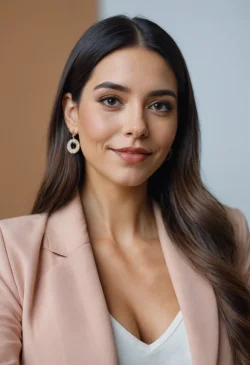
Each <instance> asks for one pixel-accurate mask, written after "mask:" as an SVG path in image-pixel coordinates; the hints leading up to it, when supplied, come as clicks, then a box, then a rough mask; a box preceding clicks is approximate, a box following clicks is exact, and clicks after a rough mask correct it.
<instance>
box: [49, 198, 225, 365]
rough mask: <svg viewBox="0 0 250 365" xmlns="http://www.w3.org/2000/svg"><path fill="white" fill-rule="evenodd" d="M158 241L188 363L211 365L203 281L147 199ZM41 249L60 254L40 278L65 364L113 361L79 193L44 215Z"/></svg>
mask: <svg viewBox="0 0 250 365" xmlns="http://www.w3.org/2000/svg"><path fill="white" fill-rule="evenodd" d="M153 209H154V215H155V220H156V225H157V229H158V234H159V239H160V242H161V246H162V251H163V254H164V258H165V261H166V264H167V266H168V270H169V274H170V276H171V280H172V283H173V286H174V289H175V292H176V296H177V298H178V301H179V304H180V308H181V310H182V313H183V319H184V323H185V326H186V329H187V336H188V340H189V345H190V351H191V355H192V359H193V365H200V364H203V365H216V364H217V356H218V341H219V322H218V309H217V303H216V298H215V295H214V292H213V289H212V287H211V286H210V284H209V283H208V281H206V280H204V279H203V278H202V277H201V276H200V275H198V274H197V273H196V272H195V271H194V270H193V269H192V267H191V266H190V265H189V264H188V262H187V260H186V259H184V258H182V257H181V255H180V254H179V253H178V250H177V248H176V246H175V245H174V244H173V243H172V241H171V240H170V238H169V236H168V234H167V230H166V229H165V226H164V222H163V218H162V214H161V210H160V207H159V206H158V204H157V203H156V202H153ZM44 247H46V248H47V249H48V250H50V251H51V252H54V253H55V254H59V255H61V256H65V259H63V260H62V261H60V263H59V264H57V265H56V266H55V267H53V269H52V270H50V272H49V273H48V274H47V275H45V277H44V279H43V280H44V283H43V284H44V288H46V290H45V289H44V290H45V291H47V293H48V297H49V298H50V304H51V305H50V310H51V311H52V313H51V317H52V318H54V321H55V323H54V325H55V326H56V327H57V333H58V334H59V337H60V342H61V345H62V346H61V349H60V351H63V352H64V359H65V364H67V365H69V364H70V365H82V364H83V361H84V362H85V363H86V364H93V365H94V364H102V365H118V360H117V354H116V348H115V342H114V336H113V331H112V325H111V321H110V314H109V311H108V308H107V305H106V301H105V297H104V293H103V290H102V286H101V282H100V279H99V276H98V271H97V268H96V264H95V260H94V255H93V251H92V248H91V243H90V242H89V236H88V231H87V226H86V220H85V216H84V212H83V208H82V204H81V200H80V196H79V192H78V193H77V194H76V196H75V198H74V199H72V201H70V203H68V205H66V206H65V207H63V208H61V209H60V210H58V211H56V212H55V213H53V214H52V215H51V216H50V217H49V219H48V225H47V230H46V234H45V239H44Z"/></svg>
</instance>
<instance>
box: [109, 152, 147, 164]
mask: <svg viewBox="0 0 250 365" xmlns="http://www.w3.org/2000/svg"><path fill="white" fill-rule="evenodd" d="M112 151H114V152H115V153H116V154H117V155H118V156H120V157H121V158H122V159H123V160H124V161H126V162H129V163H136V162H142V161H144V160H145V159H146V158H147V157H149V156H150V155H151V153H150V154H149V153H135V152H120V151H116V150H112Z"/></svg>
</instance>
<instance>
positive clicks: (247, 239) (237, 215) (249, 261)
mask: <svg viewBox="0 0 250 365" xmlns="http://www.w3.org/2000/svg"><path fill="white" fill-rule="evenodd" d="M224 207H225V209H226V212H227V214H228V217H229V219H230V221H231V223H232V226H233V230H234V235H235V240H236V243H237V248H238V266H239V268H240V270H241V272H242V273H243V276H244V277H245V278H246V282H247V285H248V286H249V288H250V231H249V224H248V221H247V218H246V215H245V214H244V213H243V211H242V210H241V209H239V208H235V207H230V206H228V205H224Z"/></svg>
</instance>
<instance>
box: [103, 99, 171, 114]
mask: <svg viewBox="0 0 250 365" xmlns="http://www.w3.org/2000/svg"><path fill="white" fill-rule="evenodd" d="M108 99H116V100H119V98H117V97H116V96H115V95H108V96H105V97H104V98H101V99H100V100H99V102H100V103H102V105H103V106H104V108H108V109H114V108H116V107H115V106H110V105H105V104H104V103H103V102H104V101H105V100H108ZM119 101H120V100H119ZM157 103H159V104H163V105H165V106H166V107H167V108H168V111H166V110H165V111H160V110H156V111H159V112H160V113H169V112H170V111H171V110H172V109H173V106H172V104H171V103H169V102H168V101H155V102H154V103H153V104H152V105H154V104H157Z"/></svg>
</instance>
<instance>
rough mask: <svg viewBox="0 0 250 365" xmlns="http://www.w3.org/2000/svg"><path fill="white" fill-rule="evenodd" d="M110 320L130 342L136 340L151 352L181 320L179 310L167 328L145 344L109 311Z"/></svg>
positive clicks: (167, 336)
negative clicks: (152, 340)
mask: <svg viewBox="0 0 250 365" xmlns="http://www.w3.org/2000/svg"><path fill="white" fill-rule="evenodd" d="M109 315H110V318H111V322H112V324H113V325H116V326H117V327H119V328H120V330H121V331H122V332H123V333H124V334H125V335H126V337H127V338H128V339H129V340H130V341H131V342H136V343H137V345H138V346H139V347H140V348H141V349H142V350H146V351H148V352H153V351H154V350H156V349H157V348H159V347H160V346H161V345H162V344H163V343H164V342H165V341H166V340H167V339H168V338H169V337H170V336H171V335H172V334H173V333H174V332H175V330H176V329H177V328H178V326H179V325H180V323H181V322H182V321H183V317H182V312H181V310H179V312H178V313H177V315H176V316H175V318H174V319H173V321H172V322H171V323H170V325H169V326H168V328H167V329H166V330H165V331H164V332H163V333H162V334H161V335H160V337H158V338H157V339H156V340H155V341H154V342H152V343H150V344H147V343H145V342H143V341H141V340H139V339H138V338H137V337H136V336H134V335H133V334H132V333H131V332H129V331H128V330H127V329H126V328H125V327H124V326H123V325H122V324H121V323H120V322H118V321H117V320H116V319H115V318H114V317H113V316H112V314H111V313H109Z"/></svg>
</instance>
